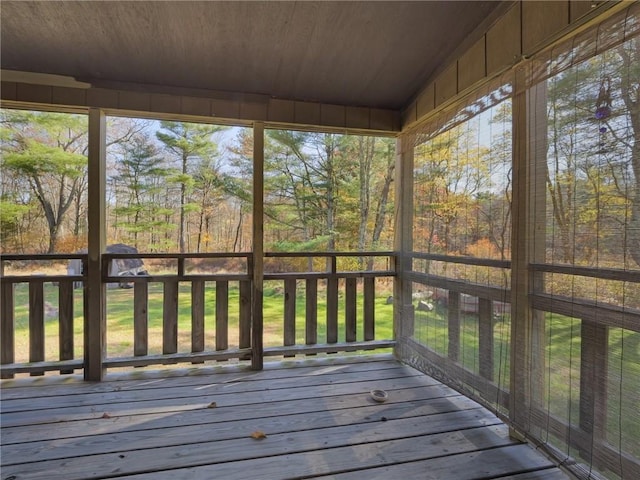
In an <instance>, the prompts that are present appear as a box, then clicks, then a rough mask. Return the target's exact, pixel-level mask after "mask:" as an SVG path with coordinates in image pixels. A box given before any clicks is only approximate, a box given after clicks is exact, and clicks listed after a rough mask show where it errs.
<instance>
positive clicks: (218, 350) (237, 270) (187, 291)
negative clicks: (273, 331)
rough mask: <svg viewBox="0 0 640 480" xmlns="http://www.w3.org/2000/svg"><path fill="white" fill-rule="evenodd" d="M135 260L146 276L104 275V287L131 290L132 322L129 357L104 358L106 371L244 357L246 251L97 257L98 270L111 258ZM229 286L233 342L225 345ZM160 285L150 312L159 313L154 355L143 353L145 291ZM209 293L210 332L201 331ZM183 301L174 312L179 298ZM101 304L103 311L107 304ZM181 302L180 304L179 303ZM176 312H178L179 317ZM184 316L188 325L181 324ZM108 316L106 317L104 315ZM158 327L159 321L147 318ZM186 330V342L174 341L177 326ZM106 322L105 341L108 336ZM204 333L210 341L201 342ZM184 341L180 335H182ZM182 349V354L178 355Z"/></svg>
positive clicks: (248, 290) (145, 343) (247, 328)
mask: <svg viewBox="0 0 640 480" xmlns="http://www.w3.org/2000/svg"><path fill="white" fill-rule="evenodd" d="M131 259H140V260H142V261H143V262H145V267H146V268H147V270H148V272H147V273H146V274H143V275H140V274H138V275H118V276H109V275H107V276H104V277H103V281H104V282H105V283H107V284H109V283H111V284H113V283H121V284H124V286H130V287H131V288H132V289H133V304H132V305H131V307H132V311H131V312H129V315H128V318H129V319H130V321H131V322H132V325H131V327H132V328H131V330H132V332H133V355H122V354H118V353H113V354H109V353H108V354H107V358H106V360H105V361H104V365H105V366H106V367H125V366H137V367H140V366H145V365H153V364H169V363H178V362H187V361H191V362H203V361H206V360H229V359H232V358H238V359H246V358H248V356H249V354H250V352H251V339H250V336H251V254H250V253H238V254H231V253H200V254H192V253H188V254H170V253H167V254H164V253H162V254H115V253H107V254H104V255H103V256H102V271H103V272H110V271H111V269H110V268H109V264H110V263H111V262H113V261H116V260H131ZM230 285H232V286H233V287H234V288H236V289H237V291H238V306H237V308H238V318H237V324H236V328H237V338H238V341H237V342H236V344H235V345H232V344H230V342H229V335H230V331H229V326H230V319H229V309H230ZM155 286H157V287H160V291H159V292H157V295H160V296H161V297H162V299H161V301H159V302H157V303H158V304H159V305H158V307H159V308H157V309H154V313H155V314H156V315H158V316H159V315H160V310H161V315H162V322H161V325H160V330H161V341H160V342H159V343H160V344H161V346H160V351H159V352H158V353H156V354H149V350H150V345H149V327H150V323H149V322H150V318H149V316H150V297H151V293H152V292H151V289H153V288H154V287H155ZM212 292H215V297H214V298H210V302H212V303H214V304H215V312H214V316H215V322H214V326H213V328H211V330H212V331H211V332H207V331H206V329H205V324H206V322H205V317H206V315H205V310H206V300H205V298H206V297H208V295H207V294H208V293H212ZM182 295H184V296H185V297H186V298H187V302H186V305H185V308H184V310H186V312H181V311H180V297H181V296H182ZM113 302H114V300H113V299H108V301H107V312H109V309H110V303H113ZM183 304H184V302H183ZM181 313H182V314H181ZM185 316H188V317H189V318H188V326H187V324H186V323H185V322H184V320H185V318H182V317H185ZM107 318H109V313H107ZM151 320H156V321H158V323H159V318H157V319H151ZM181 320H183V322H182V324H183V325H182V326H183V328H186V329H188V331H187V337H188V341H187V342H184V341H183V342H179V333H183V332H179V328H178V326H179V323H180V321H181ZM109 328H110V326H109V324H108V325H107V338H109V333H110V332H109ZM207 334H209V335H208V336H209V338H211V339H212V342H211V344H207V342H206V339H207ZM183 337H184V335H183ZM179 347H183V348H184V350H185V351H180V349H181V348H179Z"/></svg>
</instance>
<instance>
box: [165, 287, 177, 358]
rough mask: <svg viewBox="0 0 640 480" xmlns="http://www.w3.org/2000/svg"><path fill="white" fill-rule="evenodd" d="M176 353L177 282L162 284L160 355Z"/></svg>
mask: <svg viewBox="0 0 640 480" xmlns="http://www.w3.org/2000/svg"><path fill="white" fill-rule="evenodd" d="M177 351H178V282H176V281H173V280H167V281H165V282H164V295H163V300H162V353H176V352H177Z"/></svg>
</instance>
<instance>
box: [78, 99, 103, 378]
mask: <svg viewBox="0 0 640 480" xmlns="http://www.w3.org/2000/svg"><path fill="white" fill-rule="evenodd" d="M106 138H107V122H106V117H105V114H104V112H103V111H102V110H100V109H98V108H90V109H89V165H88V202H87V203H88V214H87V218H88V254H87V270H86V274H87V280H86V284H85V288H86V302H85V312H84V318H85V324H84V378H85V380H92V381H101V380H102V378H103V376H104V366H103V359H104V352H105V337H106V324H107V323H106V318H107V315H106V286H105V284H104V283H103V282H102V273H103V272H102V254H103V253H104V251H105V242H106V240H105V239H106V232H105V190H106V173H105V172H106Z"/></svg>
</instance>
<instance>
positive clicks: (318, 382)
mask: <svg viewBox="0 0 640 480" xmlns="http://www.w3.org/2000/svg"><path fill="white" fill-rule="evenodd" d="M240 378H242V377H240ZM332 378H333V383H332V384H333V385H343V384H345V385H346V384H353V385H354V387H355V386H357V387H358V388H359V390H360V391H364V392H368V391H369V390H370V388H369V389H367V387H366V385H365V386H364V387H363V383H362V382H374V381H382V380H385V381H393V382H394V383H393V385H395V388H410V387H421V386H425V385H435V384H438V383H439V382H436V381H435V380H432V379H430V378H429V377H426V376H424V375H422V374H420V373H419V372H418V371H416V370H414V369H410V370H397V369H388V370H381V371H379V370H369V371H359V372H354V373H348V374H342V375H336V376H334V377H332ZM326 381H327V380H326V377H322V376H316V375H309V376H305V377H302V378H288V377H284V378H275V379H272V378H267V379H265V380H256V381H253V382H244V381H236V382H229V381H227V382H222V383H211V381H210V383H209V384H208V385H207V386H208V387H209V388H207V389H206V392H205V393H203V391H202V389H201V388H188V387H187V385H185V384H184V383H180V384H179V386H177V387H173V386H169V385H164V384H163V386H162V387H160V386H159V387H158V388H147V389H141V390H139V389H137V388H135V387H134V388H131V389H129V390H126V391H122V390H119V391H111V392H96V393H86V394H83V395H82V396H79V397H78V396H77V395H64V394H62V395H58V396H47V397H44V396H41V397H39V398H31V399H24V398H22V399H4V398H3V405H2V414H3V415H4V414H8V413H11V412H20V411H24V410H29V411H30V412H35V411H36V410H39V409H44V410H51V409H52V408H54V407H55V408H56V409H62V408H81V407H83V406H88V407H90V406H97V405H107V406H110V407H112V409H115V408H117V404H118V403H120V402H125V403H126V402H128V401H130V400H131V397H132V396H135V401H136V402H142V401H147V402H150V403H153V402H155V401H158V400H162V399H172V398H173V399H175V398H181V399H183V401H184V402H185V403H189V402H191V401H190V400H188V399H189V398H192V397H193V398H196V400H194V402H195V403H198V402H200V401H201V400H199V398H200V397H203V396H207V395H218V394H225V395H227V394H232V393H235V394H238V393H249V392H259V391H261V390H265V389H267V388H268V389H269V390H273V391H276V390H281V392H280V393H281V397H282V399H286V398H287V397H288V396H289V395H291V396H294V397H295V396H302V397H308V396H310V395H311V393H310V392H305V391H304V390H300V389H304V388H309V389H311V387H322V386H323V385H324V384H325V383H326ZM196 385H197V384H196ZM76 397H78V398H76Z"/></svg>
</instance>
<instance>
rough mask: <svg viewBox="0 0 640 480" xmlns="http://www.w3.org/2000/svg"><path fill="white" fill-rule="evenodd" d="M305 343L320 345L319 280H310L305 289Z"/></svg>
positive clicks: (307, 281)
mask: <svg viewBox="0 0 640 480" xmlns="http://www.w3.org/2000/svg"><path fill="white" fill-rule="evenodd" d="M305 343H306V344H307V345H315V344H316V343H318V280H317V279H315V278H308V279H307V280H306V288H305Z"/></svg>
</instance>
